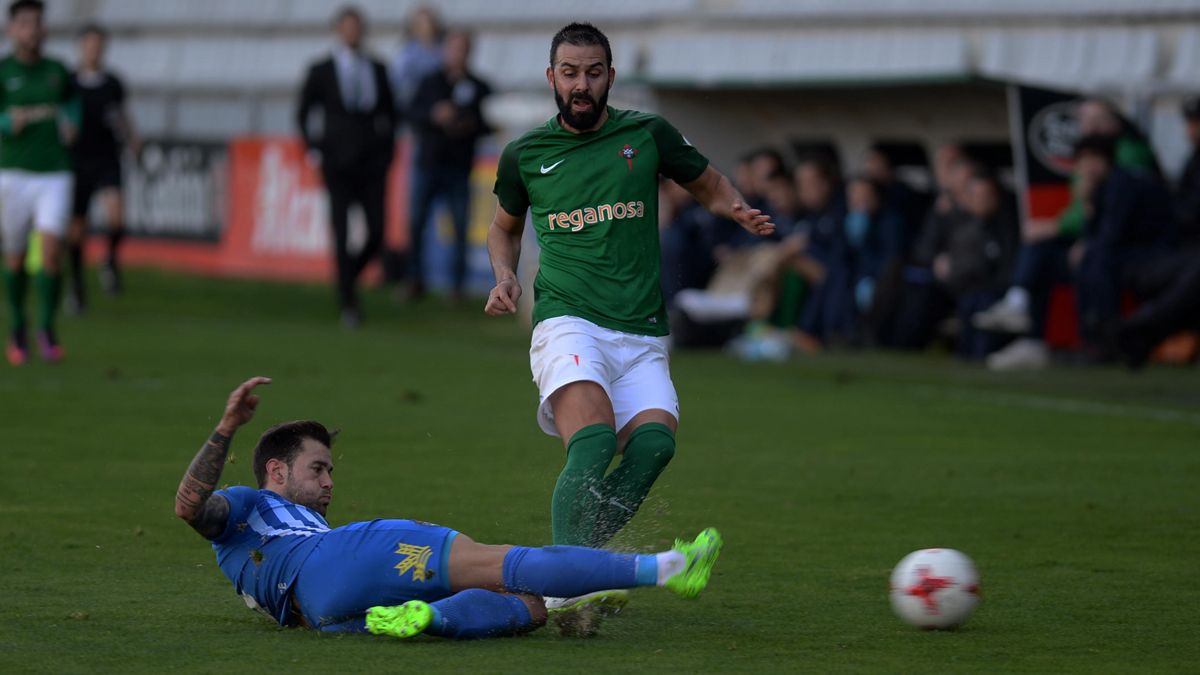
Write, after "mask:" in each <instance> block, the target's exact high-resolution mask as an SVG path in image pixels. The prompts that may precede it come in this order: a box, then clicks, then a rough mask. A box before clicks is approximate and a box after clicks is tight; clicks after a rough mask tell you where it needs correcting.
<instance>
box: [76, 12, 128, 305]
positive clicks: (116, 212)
mask: <svg viewBox="0 0 1200 675" xmlns="http://www.w3.org/2000/svg"><path fill="white" fill-rule="evenodd" d="M107 42H108V33H107V32H106V31H105V30H104V29H103V28H102V27H100V26H99V25H97V24H88V25H86V26H84V27H83V29H82V30H81V31H80V32H79V69H78V70H77V71H76V72H75V74H74V75H73V76H72V79H73V81H74V85H75V91H77V92H78V93H79V98H80V103H81V107H80V111H81V121H80V126H79V134H78V135H77V136H76V137H75V142H74V144H73V145H72V146H71V160H72V162H73V163H74V167H75V189H74V199H73V205H72V209H71V228H70V231H69V232H68V235H67V239H68V243H67V260H68V262H69V263H70V266H69V272H70V275H71V286H70V292H69V294H68V295H67V307H68V309H69V311H73V312H75V313H80V312H82V311H83V310H84V308H85V306H86V304H87V301H86V297H85V294H84V283H83V276H84V270H83V245H84V243H85V241H86V239H87V229H88V223H87V217H88V211H89V209H90V207H91V203H92V197H93V196H98V197H99V198H100V201H101V204H102V206H103V209H104V222H105V225H107V227H108V255H107V256H106V258H105V261H104V264H103V266H102V267H101V268H100V283H101V285H102V286H103V287H104V290H106V291H107V292H109V293H112V294H116V293H120V291H121V274H120V266H119V257H118V255H117V252H118V249H119V247H120V244H121V240H122V239H124V237H125V217H124V216H125V208H124V203H123V201H122V199H121V148H122V146H123V145H126V146H128V147H129V149H130V151H131V152H132V153H133V155H134V157H136V156H138V154H139V153H140V152H141V139H140V138H138V135H137V132H136V131H135V130H134V127H133V122H132V121H131V118H130V116H129V113H128V112H127V110H126V106H125V85H124V83H122V82H121V79H120V78H119V77H117V76H116V75H115V74H114V73H112V72H111V71H109V70H107V69H106V68H105V66H104V49H105V46H106V45H107Z"/></svg>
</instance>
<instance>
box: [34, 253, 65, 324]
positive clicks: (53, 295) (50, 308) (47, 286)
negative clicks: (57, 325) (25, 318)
mask: <svg viewBox="0 0 1200 675" xmlns="http://www.w3.org/2000/svg"><path fill="white" fill-rule="evenodd" d="M34 284H35V285H36V286H37V294H38V329H39V330H43V331H46V332H47V333H53V331H54V314H55V310H57V308H58V292H59V289H60V287H61V286H62V276H61V275H58V274H50V273H48V272H46V270H44V269H42V270H38V272H37V275H36V276H35V277H34Z"/></svg>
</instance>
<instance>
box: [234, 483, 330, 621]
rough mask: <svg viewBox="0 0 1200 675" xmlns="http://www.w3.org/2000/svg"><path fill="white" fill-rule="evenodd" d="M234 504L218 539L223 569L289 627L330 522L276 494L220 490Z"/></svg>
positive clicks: (251, 600) (251, 601) (255, 603)
mask: <svg viewBox="0 0 1200 675" xmlns="http://www.w3.org/2000/svg"><path fill="white" fill-rule="evenodd" d="M216 494H219V495H221V496H222V497H224V498H225V499H227V500H228V501H229V520H228V521H227V522H226V523H225V531H224V532H222V533H221V535H220V536H219V537H217V538H216V539H214V540H213V542H212V546H213V551H215V552H216V554H217V565H219V566H220V568H221V571H222V572H224V573H225V576H226V577H228V578H229V580H230V581H232V582H233V587H234V589H235V590H236V591H237V592H238V593H239V594H240V595H241V596H242V597H243V598H244V599H245V601H246V604H247V605H249V606H250V607H251V608H253V609H257V610H260V611H263V612H265V613H266V614H268V615H269V616H270V617H271V618H272V619H274V620H276V621H278V622H279V623H281V624H282V623H286V621H287V618H288V612H289V608H290V606H291V602H290V601H291V595H292V593H291V591H292V584H293V583H295V581H296V576H297V574H299V572H300V566H301V565H302V564H303V563H304V561H305V559H307V558H308V556H309V554H310V553H312V551H313V549H315V548H316V546H317V543H318V542H319V541H320V540H321V535H322V534H324V533H325V532H328V531H329V523H327V522H325V518H324V517H322V516H321V514H319V513H317V512H316V511H313V510H312V509H310V508H308V507H307V506H300V505H299V504H293V503H292V502H290V501H288V500H286V499H284V498H283V497H280V496H279V495H277V494H275V493H274V492H271V491H270V490H255V489H254V488H249V487H245V486H240V485H239V486H236V487H231V488H226V489H224V490H218V491H217V492H216Z"/></svg>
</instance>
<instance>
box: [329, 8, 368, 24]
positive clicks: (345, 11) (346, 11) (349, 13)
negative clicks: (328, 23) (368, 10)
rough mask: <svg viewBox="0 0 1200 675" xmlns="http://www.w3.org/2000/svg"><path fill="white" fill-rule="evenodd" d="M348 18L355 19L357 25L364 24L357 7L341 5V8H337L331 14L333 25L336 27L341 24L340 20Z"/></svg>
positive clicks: (361, 14)
mask: <svg viewBox="0 0 1200 675" xmlns="http://www.w3.org/2000/svg"><path fill="white" fill-rule="evenodd" d="M348 17H354V18H355V19H358V22H359V23H366V22H365V21H364V20H363V13H362V10H361V9H359V8H358V6H357V5H342V6H341V7H338V10H337V11H336V12H334V14H333V25H335V26H336V25H338V24H339V23H341V22H342V19H345V18H348Z"/></svg>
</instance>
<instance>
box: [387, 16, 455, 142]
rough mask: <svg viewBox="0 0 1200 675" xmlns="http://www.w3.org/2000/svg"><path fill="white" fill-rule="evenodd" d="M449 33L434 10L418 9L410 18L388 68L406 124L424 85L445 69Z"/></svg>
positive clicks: (393, 90) (401, 116) (400, 111)
mask: <svg viewBox="0 0 1200 675" xmlns="http://www.w3.org/2000/svg"><path fill="white" fill-rule="evenodd" d="M445 33H446V30H445V28H444V27H443V26H442V21H441V19H440V18H439V17H438V14H437V11H436V10H434V9H433V8H432V7H429V6H425V5H423V6H420V7H417V8H416V9H415V10H413V12H412V14H411V15H410V16H409V19H408V23H407V25H406V26H405V31H404V38H405V39H404V44H403V45H401V47H400V48H399V49H398V50H396V54H395V56H394V57H392V61H391V63H390V64H389V65H388V77H389V78H390V80H391V83H392V94H393V95H394V96H395V97H396V111H397V113H398V115H399V117H400V118H401V119H402V120H405V119H406V118H407V117H408V109H409V107H410V106H411V105H412V101H413V98H414V97H416V95H417V88H418V87H420V86H421V81H422V80H424V79H425V78H426V77H428V76H429V75H431V74H433V73H434V72H437V70H438V69H439V68H441V67H442V39H443V37H444V36H445Z"/></svg>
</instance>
